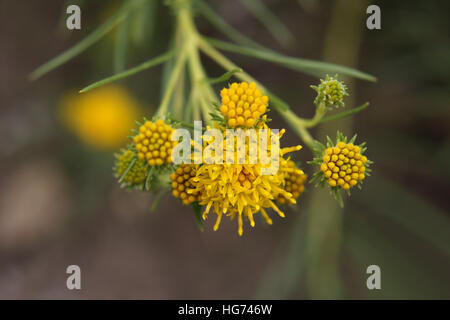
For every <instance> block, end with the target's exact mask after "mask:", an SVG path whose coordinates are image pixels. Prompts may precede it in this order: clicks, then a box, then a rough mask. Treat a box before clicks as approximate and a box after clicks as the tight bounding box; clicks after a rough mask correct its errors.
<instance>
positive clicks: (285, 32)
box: [241, 0, 295, 46]
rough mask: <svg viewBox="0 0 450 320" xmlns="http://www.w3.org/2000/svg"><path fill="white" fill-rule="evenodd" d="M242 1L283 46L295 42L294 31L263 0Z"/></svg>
mask: <svg viewBox="0 0 450 320" xmlns="http://www.w3.org/2000/svg"><path fill="white" fill-rule="evenodd" d="M241 2H242V4H243V5H244V6H245V7H246V8H247V9H248V11H250V12H251V13H252V14H253V15H254V16H255V17H256V18H257V19H258V20H259V22H260V23H261V24H262V25H263V26H264V27H265V28H266V29H267V31H269V32H270V33H271V34H272V36H273V37H274V38H275V39H277V40H278V42H279V43H280V44H281V45H282V46H288V45H289V44H291V43H293V42H294V40H295V38H294V35H293V34H292V32H291V31H290V30H289V29H288V28H287V27H286V25H285V24H284V23H283V22H282V21H281V20H280V19H279V18H278V17H277V16H276V15H275V14H273V12H272V10H271V9H270V8H268V7H267V6H266V5H265V4H264V2H263V1H261V0H241Z"/></svg>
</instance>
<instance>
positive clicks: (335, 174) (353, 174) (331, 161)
mask: <svg viewBox="0 0 450 320" xmlns="http://www.w3.org/2000/svg"><path fill="white" fill-rule="evenodd" d="M322 159H323V163H322V164H321V165H320V170H322V172H323V174H324V176H325V178H326V179H327V180H326V182H327V183H328V184H329V185H330V186H331V187H336V186H338V187H340V188H343V189H345V190H348V189H350V188H351V187H353V186H355V185H356V184H358V182H360V181H362V180H364V178H365V176H364V172H365V170H366V167H365V164H366V162H367V157H366V156H363V155H361V148H360V147H358V146H355V145H353V143H344V142H339V143H338V144H337V146H335V147H334V148H327V149H326V150H325V154H324V155H323V158H322Z"/></svg>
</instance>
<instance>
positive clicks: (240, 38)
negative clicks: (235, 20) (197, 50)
mask: <svg viewBox="0 0 450 320" xmlns="http://www.w3.org/2000/svg"><path fill="white" fill-rule="evenodd" d="M194 4H195V6H196V9H197V10H198V12H200V14H201V15H202V16H203V17H204V18H205V19H206V20H208V21H209V23H211V24H212V25H213V26H214V27H215V28H216V29H218V30H219V31H221V32H222V33H223V34H224V35H226V36H227V37H228V38H229V39H230V40H232V41H234V42H236V43H240V44H244V45H248V46H252V47H257V48H261V47H262V46H261V45H259V44H258V43H256V42H255V41H253V40H252V39H250V38H249V37H247V36H245V35H244V34H242V33H241V32H240V31H238V30H236V29H235V28H234V27H233V26H231V25H230V24H228V22H226V21H225V20H224V19H223V18H222V17H221V16H219V15H218V14H217V13H215V11H214V10H213V9H212V8H211V7H210V6H209V5H208V4H207V3H206V2H205V1H203V0H197V1H194Z"/></svg>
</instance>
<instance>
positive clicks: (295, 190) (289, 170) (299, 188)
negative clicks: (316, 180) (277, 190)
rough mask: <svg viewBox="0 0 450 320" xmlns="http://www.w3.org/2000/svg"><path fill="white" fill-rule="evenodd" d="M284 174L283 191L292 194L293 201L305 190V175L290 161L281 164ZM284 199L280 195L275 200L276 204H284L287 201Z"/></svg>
mask: <svg viewBox="0 0 450 320" xmlns="http://www.w3.org/2000/svg"><path fill="white" fill-rule="evenodd" d="M280 165H281V166H282V167H284V168H285V169H284V170H283V171H284V172H285V173H286V177H285V185H284V188H283V189H284V190H286V191H287V192H289V193H291V194H292V197H293V198H294V199H297V198H298V197H299V196H300V194H301V193H302V192H303V191H304V190H305V181H306V174H305V173H304V172H303V171H302V170H300V169H298V168H297V167H296V165H295V163H294V161H292V160H284V161H283V162H282V163H281V164H280ZM288 200H289V199H287V198H286V197H284V196H283V195H282V194H280V195H279V196H278V198H277V202H278V203H280V204H284V203H286V202H287V201H288Z"/></svg>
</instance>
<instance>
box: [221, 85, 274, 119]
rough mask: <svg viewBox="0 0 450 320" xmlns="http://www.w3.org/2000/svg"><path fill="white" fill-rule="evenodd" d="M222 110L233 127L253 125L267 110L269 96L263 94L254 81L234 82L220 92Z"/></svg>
mask: <svg viewBox="0 0 450 320" xmlns="http://www.w3.org/2000/svg"><path fill="white" fill-rule="evenodd" d="M220 95H221V97H222V105H221V107H220V112H221V113H222V115H223V116H224V117H225V119H226V121H227V124H228V125H229V126H230V127H231V128H235V127H243V128H250V127H253V126H254V125H255V124H256V123H257V121H258V120H259V118H260V117H261V115H263V114H264V113H265V112H266V110H267V104H268V102H269V98H268V97H267V96H263V95H262V93H261V90H259V89H258V88H257V86H256V84H255V83H254V82H251V83H250V84H248V83H247V82H241V83H236V82H234V83H232V84H231V85H230V87H229V88H228V89H227V88H224V89H222V91H221V92H220Z"/></svg>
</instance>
